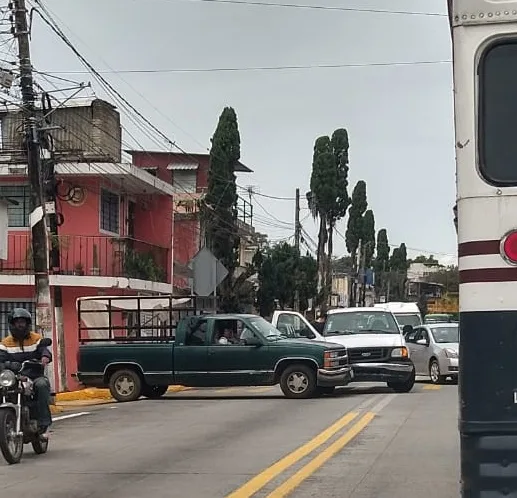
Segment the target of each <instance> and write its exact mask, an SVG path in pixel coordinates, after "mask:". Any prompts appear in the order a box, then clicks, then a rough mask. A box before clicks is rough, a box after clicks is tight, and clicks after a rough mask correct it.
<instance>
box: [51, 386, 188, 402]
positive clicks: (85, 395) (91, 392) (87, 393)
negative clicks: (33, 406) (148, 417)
mask: <svg viewBox="0 0 517 498" xmlns="http://www.w3.org/2000/svg"><path fill="white" fill-rule="evenodd" d="M186 389H187V388H186V387H184V386H170V387H169V389H167V392H168V393H177V392H180V391H184V390H186ZM87 400H91V401H113V398H112V396H111V393H110V391H109V389H97V388H87V389H80V390H78V391H70V392H65V393H57V394H56V405H58V404H59V402H60V401H87ZM56 405H54V406H56Z"/></svg>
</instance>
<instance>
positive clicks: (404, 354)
mask: <svg viewBox="0 0 517 498" xmlns="http://www.w3.org/2000/svg"><path fill="white" fill-rule="evenodd" d="M391 357H392V358H409V349H408V348H406V347H405V346H403V347H401V348H395V349H393V350H392V351H391Z"/></svg>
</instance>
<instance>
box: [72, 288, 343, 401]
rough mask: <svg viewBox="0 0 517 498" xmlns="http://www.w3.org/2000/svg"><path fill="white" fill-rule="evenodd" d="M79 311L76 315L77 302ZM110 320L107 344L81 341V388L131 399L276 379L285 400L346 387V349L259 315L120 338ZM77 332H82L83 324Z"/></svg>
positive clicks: (195, 320)
mask: <svg viewBox="0 0 517 498" xmlns="http://www.w3.org/2000/svg"><path fill="white" fill-rule="evenodd" d="M132 299H136V300H138V299H144V297H142V298H140V297H136V298H132ZM145 299H146V300H147V301H149V300H150V299H151V298H149V297H146V298H145ZM111 300H112V302H115V304H110V305H109V306H108V309H107V311H106V313H111V312H112V311H111V310H112V309H113V308H114V307H116V300H115V298H111ZM125 300H126V301H128V300H129V299H128V298H126V299H125ZM162 301H163V298H162ZM147 308H148V309H146V305H145V304H139V306H138V310H139V312H140V313H141V314H142V315H143V313H144V312H149V310H151V311H152V309H153V307H152V305H147ZM78 309H79V315H80V316H79V319H80V320H81V311H80V310H81V307H80V306H78ZM85 313H86V310H85ZM162 315H163V317H165V318H166V317H167V315H168V311H167V310H165V311H164V312H163V311H162ZM85 320H87V318H84V317H83V321H85ZM151 321H152V319H150V318H148V322H149V323H150V322H151ZM108 322H109V323H110V324H113V325H110V327H111V328H112V329H113V330H109V337H108V341H109V342H108V341H106V338H99V339H84V338H83V339H81V338H80V342H81V344H80V346H79V354H78V372H77V378H78V380H79V381H80V382H81V383H82V384H83V385H85V386H95V387H109V389H110V391H111V394H112V396H113V397H114V398H115V399H116V400H117V401H134V400H136V399H138V398H139V397H140V396H145V397H148V398H157V397H160V396H162V395H163V394H165V392H166V391H167V387H168V386H169V385H171V384H181V385H184V386H189V387H220V386H224V387H226V386H269V385H275V384H280V387H281V389H282V392H283V393H284V395H285V396H286V397H288V398H309V397H312V396H315V395H318V394H330V393H331V392H332V391H333V390H334V388H335V387H337V386H345V385H347V384H348V383H349V382H350V380H351V377H352V371H351V368H350V365H349V361H348V354H347V350H346V348H345V347H343V346H342V345H339V344H333V343H328V342H323V341H311V340H307V339H290V338H286V337H285V336H284V335H282V334H281V333H280V331H278V330H277V329H276V328H275V327H274V326H273V325H272V324H271V323H269V322H268V321H266V320H264V319H263V318H261V317H260V316H256V315H244V314H235V315H197V316H186V317H184V318H181V319H180V321H179V322H178V325H177V328H176V329H175V330H174V333H173V334H172V333H171V330H170V329H169V330H168V326H165V327H164V325H163V324H160V325H159V326H157V327H156V328H157V330H158V327H161V328H160V331H161V335H158V336H142V335H141V333H140V332H141V331H136V334H134V335H133V336H131V337H129V336H122V335H121V333H122V332H121V331H123V329H124V326H123V325H120V324H117V325H115V324H116V323H117V320H116V317H114V316H111V315H110V318H109V320H108ZM110 327H106V328H110ZM144 327H145V328H146V329H149V328H150V327H151V326H150V325H149V324H147V325H144V326H143V327H142V328H144ZM98 328H99V325H98V324H96V323H93V324H92V325H91V330H97V329H98ZM81 330H82V332H84V330H85V327H81ZM132 331H134V327H133V328H132ZM112 332H118V335H117V334H113V333H112Z"/></svg>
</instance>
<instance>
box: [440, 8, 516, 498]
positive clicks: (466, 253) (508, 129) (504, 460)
mask: <svg viewBox="0 0 517 498" xmlns="http://www.w3.org/2000/svg"><path fill="white" fill-rule="evenodd" d="M449 17H450V20H451V25H452V39H453V54H454V55H453V66H454V100H455V102H454V107H455V134H456V139H455V142H456V167H457V207H458V256H459V274H460V336H461V341H460V364H461V368H460V397H461V399H460V433H461V461H462V464H461V474H462V476H461V483H462V484H461V489H462V490H461V495H462V496H463V497H464V498H482V497H487V498H488V497H489V496H493V497H496V496H501V497H503V496H517V0H511V1H510V0H449Z"/></svg>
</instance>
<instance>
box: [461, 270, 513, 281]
mask: <svg viewBox="0 0 517 498" xmlns="http://www.w3.org/2000/svg"><path fill="white" fill-rule="evenodd" d="M459 274H460V284H472V283H475V282H479V283H481V282H517V268H476V269H470V270H460V272H459Z"/></svg>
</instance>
